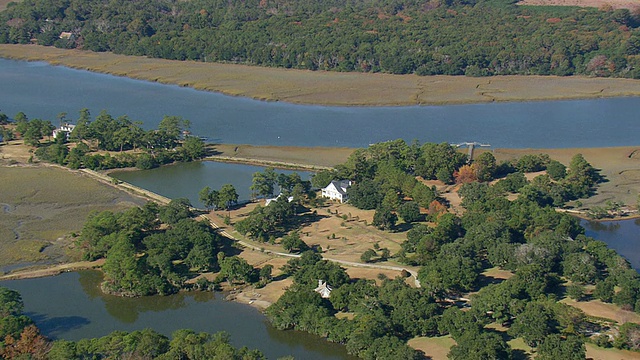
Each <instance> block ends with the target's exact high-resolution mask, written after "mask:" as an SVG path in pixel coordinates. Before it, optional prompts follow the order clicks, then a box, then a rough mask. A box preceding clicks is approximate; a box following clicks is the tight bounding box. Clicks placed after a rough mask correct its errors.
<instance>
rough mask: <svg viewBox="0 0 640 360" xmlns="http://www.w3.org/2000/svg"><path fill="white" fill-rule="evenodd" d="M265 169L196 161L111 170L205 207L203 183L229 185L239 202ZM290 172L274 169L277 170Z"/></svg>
mask: <svg viewBox="0 0 640 360" xmlns="http://www.w3.org/2000/svg"><path fill="white" fill-rule="evenodd" d="M264 170H265V168H264V167H260V166H252V165H243V164H226V163H219V162H213V161H197V162H190V163H179V164H174V165H170V166H163V167H159V168H156V169H151V170H141V171H123V172H114V173H111V176H113V177H115V178H117V179H120V180H123V181H126V182H128V183H131V184H134V185H136V186H139V187H141V188H143V189H147V190H150V191H153V192H155V193H157V194H161V195H163V196H166V197H168V198H170V199H176V198H187V199H189V200H190V201H191V204H193V205H195V206H197V207H201V208H204V204H202V203H201V202H200V200H199V199H198V192H199V191H200V190H202V188H204V187H205V186H208V187H210V188H211V189H215V190H218V189H220V187H222V185H224V184H232V185H233V186H234V187H235V188H236V191H237V192H238V196H239V201H240V202H242V201H243V200H249V199H250V198H251V190H250V189H249V187H250V186H251V181H252V179H253V173H255V172H262V171H264ZM292 172H293V171H289V170H278V169H276V173H285V174H291V173H292ZM296 172H297V173H298V174H299V175H300V177H301V178H302V179H303V180H308V179H309V177H310V176H311V173H310V172H308V171H296Z"/></svg>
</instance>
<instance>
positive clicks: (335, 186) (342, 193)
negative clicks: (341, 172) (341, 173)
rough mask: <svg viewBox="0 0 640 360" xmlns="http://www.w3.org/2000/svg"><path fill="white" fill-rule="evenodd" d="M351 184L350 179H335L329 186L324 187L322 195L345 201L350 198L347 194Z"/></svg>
mask: <svg viewBox="0 0 640 360" xmlns="http://www.w3.org/2000/svg"><path fill="white" fill-rule="evenodd" d="M350 186H351V181H350V180H340V181H337V180H333V181H332V182H331V183H330V184H329V185H327V187H325V188H324V189H322V197H326V198H329V199H331V200H338V201H340V202H345V201H347V200H348V198H349V197H348V196H347V189H349V187H350Z"/></svg>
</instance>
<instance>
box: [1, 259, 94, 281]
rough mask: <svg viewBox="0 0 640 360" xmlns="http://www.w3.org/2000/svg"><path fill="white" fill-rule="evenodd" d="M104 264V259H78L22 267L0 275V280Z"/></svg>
mask: <svg viewBox="0 0 640 360" xmlns="http://www.w3.org/2000/svg"><path fill="white" fill-rule="evenodd" d="M102 265H104V259H100V260H96V261H79V262H73V263H67V264H59V265H52V266H47V267H44V268H32V269H23V270H18V271H15V272H12V273H10V274H7V275H2V276H0V280H22V279H33V278H39V277H46V276H54V275H58V274H61V273H63V272H70V271H78V270H85V269H93V268H97V267H101V266H102Z"/></svg>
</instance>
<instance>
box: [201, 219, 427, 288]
mask: <svg viewBox="0 0 640 360" xmlns="http://www.w3.org/2000/svg"><path fill="white" fill-rule="evenodd" d="M200 217H201V218H202V219H204V220H206V221H208V222H209V224H211V227H213V228H214V229H220V226H219V225H218V224H216V223H215V222H214V221H213V220H212V219H211V218H210V217H209V216H206V215H200ZM219 234H221V235H223V236H225V237H227V238H229V239H231V240H233V241H236V242H237V243H238V244H240V245H242V246H244V247H246V248H249V249H253V250H257V251H261V252H264V253H268V254H273V255H276V256H282V257H288V258H299V257H300V255H299V254H289V253H284V252H279V251H273V250H269V249H265V248H264V247H261V246H256V245H253V244H250V243H248V242H246V241H243V240H240V239H238V238H236V237H234V236H233V235H231V234H229V232H227V231H226V230H220V231H219ZM322 259H323V260H327V261H331V262H335V263H338V264H341V265H345V266H348V267H359V268H368V269H380V270H393V271H403V270H404V271H406V272H408V273H409V274H411V276H412V277H413V278H414V284H415V286H416V287H420V280H418V272H417V271H415V270H413V269H410V268H407V267H400V266H390V265H380V264H365V263H358V262H354V261H346V260H340V259H334V258H329V257H326V256H322Z"/></svg>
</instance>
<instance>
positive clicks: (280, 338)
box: [0, 271, 355, 360]
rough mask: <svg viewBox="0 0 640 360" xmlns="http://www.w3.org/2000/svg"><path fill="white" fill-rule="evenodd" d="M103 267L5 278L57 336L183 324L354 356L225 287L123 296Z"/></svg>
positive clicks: (338, 358)
mask: <svg viewBox="0 0 640 360" xmlns="http://www.w3.org/2000/svg"><path fill="white" fill-rule="evenodd" d="M101 280H102V273H101V272H99V271H80V272H74V273H64V274H61V275H59V276H54V277H47V278H40V279H28V280H17V281H3V282H0V285H2V286H6V287H9V288H11V289H14V290H17V291H19V292H20V293H21V294H22V298H23V300H24V304H25V312H26V314H27V315H28V316H29V317H31V318H32V319H34V321H35V322H36V324H37V325H38V327H39V328H40V329H41V330H42V333H43V334H45V335H46V336H49V337H52V338H54V339H66V340H79V339H83V338H91V337H100V336H104V335H107V334H109V333H111V332H113V331H115V330H123V331H135V330H142V329H144V328H152V329H154V330H156V331H158V332H160V333H162V334H165V335H167V336H170V335H171V333H172V332H174V331H175V330H178V329H184V328H188V329H193V330H195V331H198V332H200V331H205V332H209V333H214V332H217V331H226V332H227V333H229V334H230V337H231V342H232V343H233V344H234V345H235V346H237V347H241V346H247V347H249V348H252V349H260V350H261V351H262V352H263V353H264V354H265V355H266V356H267V357H268V358H269V359H277V358H279V357H283V356H287V355H293V356H294V357H295V358H296V359H318V360H319V359H335V360H347V359H355V358H354V357H351V356H349V355H347V353H346V350H345V348H344V346H341V345H337V344H332V343H329V342H327V341H326V340H324V339H323V338H320V337H317V336H313V335H310V334H307V333H303V332H298V331H280V330H277V329H275V328H273V327H272V326H271V325H270V324H269V323H268V321H267V319H266V318H265V317H264V315H262V314H261V313H260V312H259V311H258V310H256V309H254V308H252V307H250V306H247V305H243V304H239V303H235V302H231V301H226V300H223V295H222V294H220V293H211V292H189V293H179V294H176V295H171V296H149V297H141V298H135V299H131V298H121V297H117V296H111V295H105V294H103V293H102V292H101V291H100V289H99V283H100V281H101Z"/></svg>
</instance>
